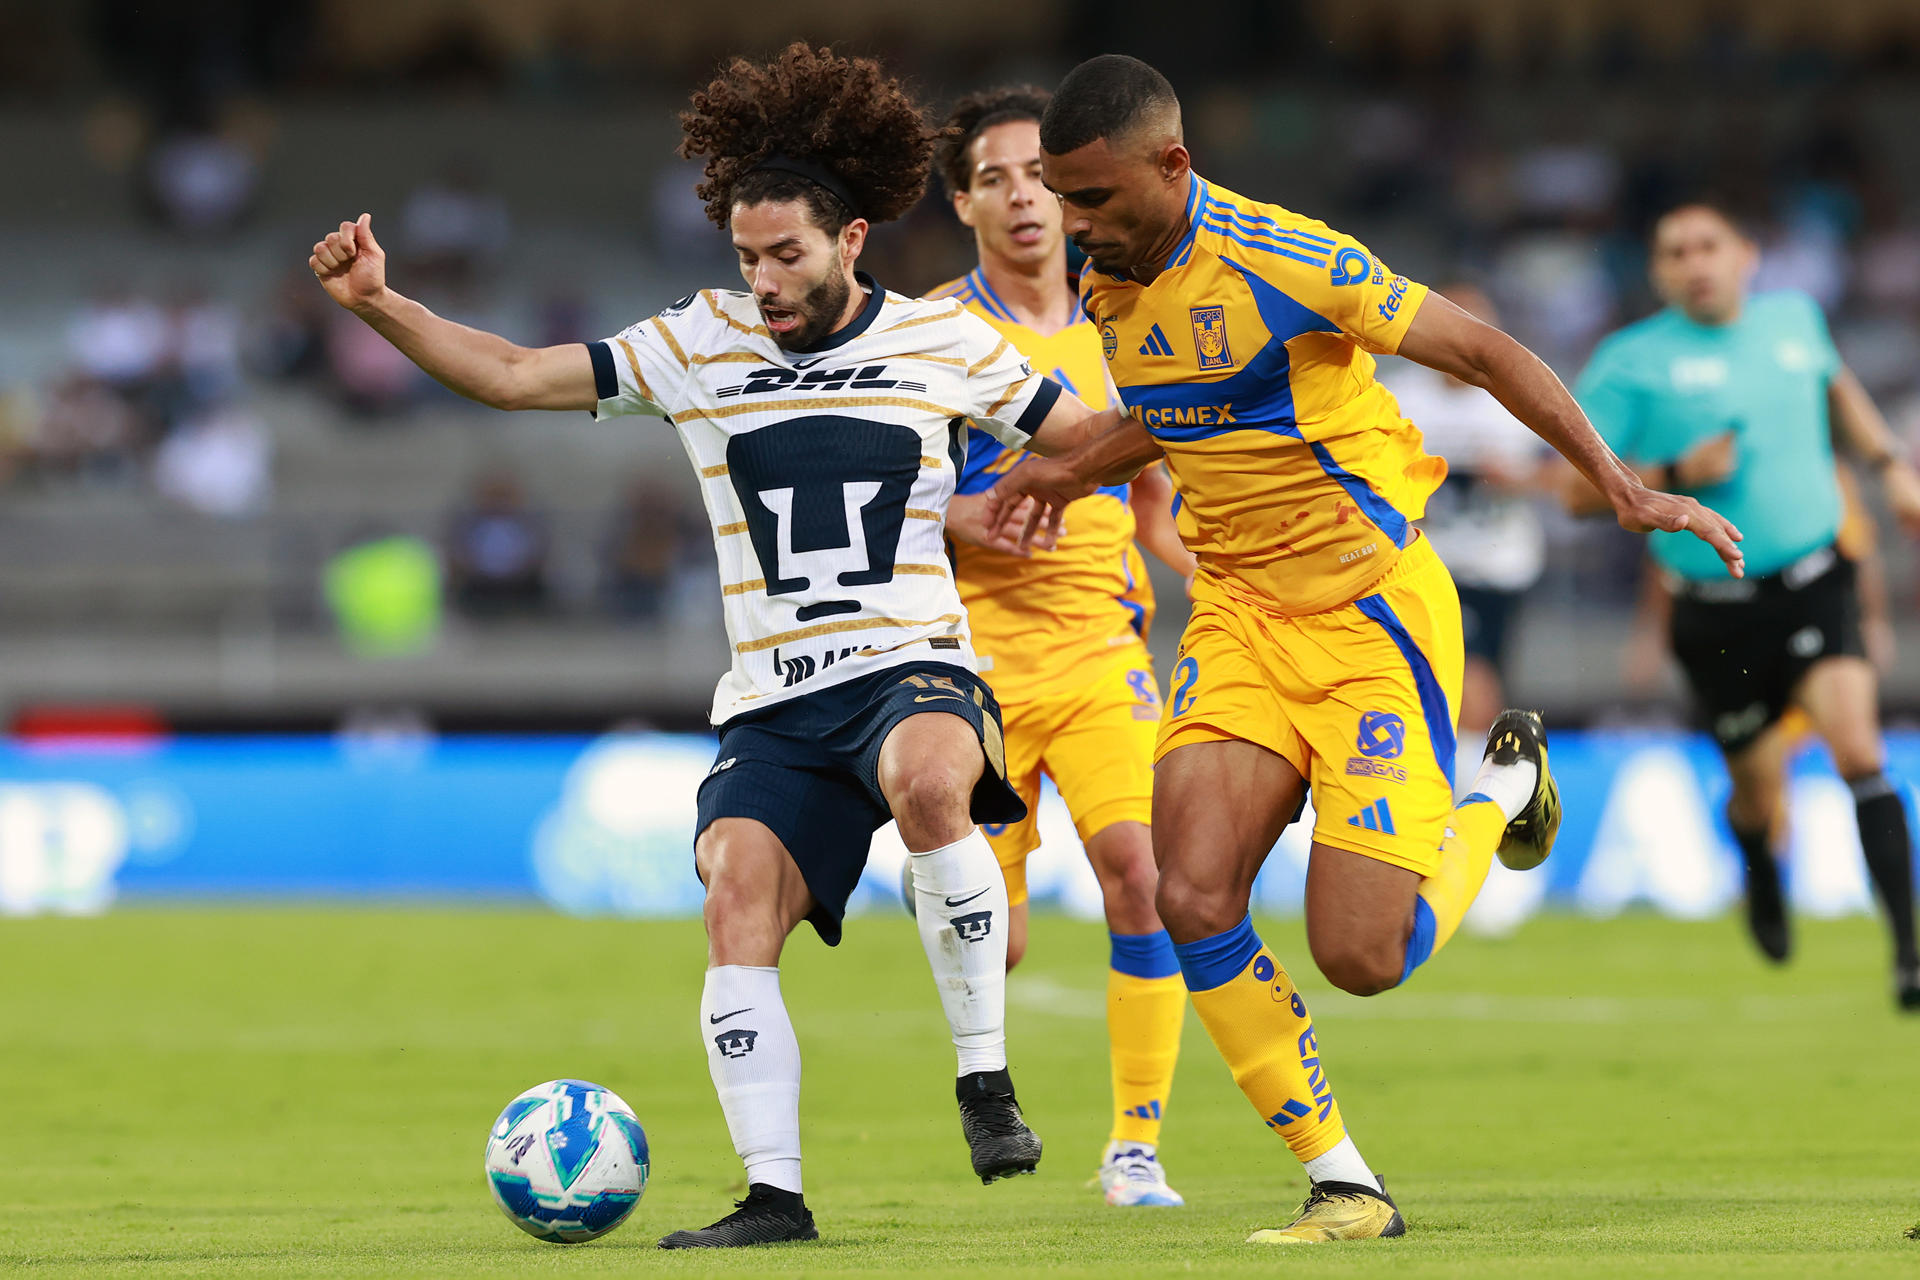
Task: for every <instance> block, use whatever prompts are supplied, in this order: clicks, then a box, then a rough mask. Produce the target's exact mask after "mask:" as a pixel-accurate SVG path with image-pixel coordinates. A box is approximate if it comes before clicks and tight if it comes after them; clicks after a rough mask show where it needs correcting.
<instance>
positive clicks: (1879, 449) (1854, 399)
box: [1827, 365, 1920, 536]
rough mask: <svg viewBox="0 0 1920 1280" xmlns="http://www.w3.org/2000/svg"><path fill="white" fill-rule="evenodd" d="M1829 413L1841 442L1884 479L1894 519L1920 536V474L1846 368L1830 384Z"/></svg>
mask: <svg viewBox="0 0 1920 1280" xmlns="http://www.w3.org/2000/svg"><path fill="white" fill-rule="evenodd" d="M1827 410H1828V413H1829V415H1830V416H1831V418H1832V419H1833V425H1834V427H1835V428H1836V434H1837V435H1839V437H1840V439H1841V441H1842V442H1843V443H1844V444H1845V445H1846V446H1847V448H1848V449H1849V450H1850V451H1851V452H1852V453H1853V455H1854V456H1855V457H1857V458H1859V459H1860V461H1861V463H1862V464H1863V465H1864V466H1865V467H1866V468H1867V470H1869V471H1872V472H1873V473H1875V474H1876V475H1878V476H1879V477H1880V482H1881V484H1882V485H1883V486H1884V487H1885V490H1886V495H1887V509H1888V510H1890V511H1892V512H1893V516H1894V519H1896V520H1898V521H1899V522H1900V527H1901V528H1903V529H1905V530H1906V531H1907V533H1908V534H1909V535H1913V536H1920V473H1916V472H1915V471H1914V469H1913V466H1912V464H1910V463H1909V462H1908V461H1907V457H1906V453H1907V451H1906V449H1905V447H1904V446H1903V445H1902V444H1901V443H1900V438H1899V437H1898V436H1896V435H1894V434H1893V429H1892V428H1891V427H1889V426H1888V425H1887V420H1886V419H1885V418H1884V417H1882V416H1881V415H1880V408H1879V406H1878V405H1876V404H1874V402H1873V397H1872V396H1870V395H1868V394H1867V389H1866V388H1865V387H1864V386H1862V385H1860V379H1859V378H1858V377H1857V376H1855V374H1854V372H1853V370H1851V369H1849V368H1847V367H1846V366H1845V365H1842V366H1841V367H1840V372H1839V373H1837V374H1835V375H1834V377H1833V380H1832V381H1830V382H1829V383H1828V384H1827Z"/></svg>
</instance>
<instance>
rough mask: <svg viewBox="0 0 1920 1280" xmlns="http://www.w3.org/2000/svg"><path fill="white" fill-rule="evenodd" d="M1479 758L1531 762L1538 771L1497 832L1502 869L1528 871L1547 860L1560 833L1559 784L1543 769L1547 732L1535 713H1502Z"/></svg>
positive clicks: (1489, 731) (1496, 720)
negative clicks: (1519, 805)
mask: <svg viewBox="0 0 1920 1280" xmlns="http://www.w3.org/2000/svg"><path fill="white" fill-rule="evenodd" d="M1481 759H1483V760H1491V761H1493V763H1495V764H1497V765H1498V764H1516V763H1518V762H1519V761H1521V760H1531V761H1533V763H1534V764H1535V765H1536V766H1537V767H1538V768H1539V774H1538V775H1537V776H1536V777H1535V778H1534V782H1533V794H1532V795H1531V796H1529V797H1528V798H1527V803H1526V807H1524V808H1523V809H1521V810H1520V812H1519V813H1517V814H1515V815H1514V818H1513V821H1511V822H1509V823H1508V824H1507V829H1506V830H1505V831H1503V832H1502V833H1501V835H1500V848H1499V849H1498V850H1497V851H1496V852H1498V853H1499V855H1500V861H1501V863H1502V864H1503V865H1505V866H1506V867H1508V868H1510V869H1512V870H1514V871H1531V870H1533V868H1535V867H1537V866H1539V865H1540V864H1541V863H1543V862H1545V861H1546V860H1547V855H1548V854H1549V853H1552V852H1553V838H1554V837H1555V836H1556V835H1558V834H1560V784H1558V783H1557V782H1555V781H1554V780H1553V771H1552V770H1551V769H1549V768H1548V767H1547V731H1546V728H1545V727H1544V726H1543V725H1542V724H1541V723H1540V714H1539V712H1537V711H1502V712H1501V713H1500V714H1499V716H1498V717H1496V718H1495V719H1494V722H1493V728H1492V729H1490V730H1488V731H1487V750H1486V754H1485V755H1483V756H1482V757H1481Z"/></svg>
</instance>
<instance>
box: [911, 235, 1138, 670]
mask: <svg viewBox="0 0 1920 1280" xmlns="http://www.w3.org/2000/svg"><path fill="white" fill-rule="evenodd" d="M927 296H928V297H929V298H955V299H957V300H958V301H960V302H961V303H963V304H964V305H965V306H966V308H967V309H968V310H969V311H971V312H973V313H974V314H975V315H977V316H979V317H980V318H981V319H983V320H985V321H986V322H987V323H988V324H990V325H992V326H993V327H994V328H995V329H997V330H999V331H1000V333H1001V334H1002V335H1003V336H1005V337H1006V339H1007V340H1008V341H1009V342H1010V343H1012V344H1013V346H1014V347H1015V349H1017V350H1018V351H1019V352H1020V354H1022V355H1024V356H1025V357H1026V358H1027V360H1028V361H1029V362H1030V363H1031V364H1032V365H1033V367H1034V370H1035V372H1038V373H1045V374H1048V375H1049V376H1051V377H1052V378H1053V379H1054V381H1056V382H1058V383H1060V384H1061V385H1062V386H1064V387H1066V388H1067V389H1068V390H1070V391H1072V392H1073V393H1074V394H1075V395H1077V396H1079V397H1080V398H1081V399H1082V400H1083V401H1085V402H1086V403H1087V404H1088V405H1089V406H1090V407H1092V408H1095V409H1103V408H1105V407H1106V406H1107V390H1106V374H1105V373H1104V372H1103V371H1102V370H1101V367H1100V363H1101V362H1100V343H1099V339H1098V337H1097V336H1096V335H1095V333H1094V328H1093V325H1092V324H1091V323H1090V322H1088V321H1087V320H1085V319H1084V318H1083V319H1081V320H1079V321H1078V322H1076V323H1074V324H1070V325H1068V326H1067V327H1066V328H1064V329H1062V330H1060V331H1059V332H1057V333H1051V334H1043V333H1040V332H1037V331H1036V330H1033V329H1030V328H1028V327H1027V326H1026V325H1023V324H1021V323H1020V322H1019V321H1018V320H1016V319H1015V318H1014V316H1013V313H1012V311H1011V310H1009V309H1008V308H1007V306H1006V304H1005V303H1003V302H1001V301H1000V300H999V298H997V297H996V296H995V295H994V292H993V286H992V285H990V284H989V283H988V282H987V279H986V276H985V275H984V274H982V273H981V271H980V270H979V269H978V268H975V269H974V270H973V271H970V272H968V273H967V274H966V275H964V276H962V277H961V278H960V279H958V280H954V281H951V282H949V283H947V284H945V285H942V286H941V287H940V288H938V289H936V290H934V291H933V292H932V293H930V294H928V295H927ZM1027 456H1028V455H1027V452H1026V450H1024V449H1009V448H1007V447H1006V446H1005V445H1003V444H1001V443H1000V442H999V441H998V440H996V439H994V438H993V437H992V436H990V435H988V434H987V433H986V432H984V431H981V430H979V429H978V428H972V427H970V428H968V431H967V463H966V466H965V468H964V469H963V470H962V471H961V473H960V481H959V488H958V492H960V493H963V494H974V493H985V492H986V491H987V490H988V489H990V488H992V487H993V483H994V481H996V480H998V479H999V478H1000V477H1001V476H1002V475H1004V474H1006V473H1007V472H1008V471H1010V470H1012V469H1013V468H1014V467H1017V466H1019V465H1020V463H1021V461H1022V460H1023V459H1025V458H1026V457H1027ZM1134 527H1135V526H1134V518H1133V511H1132V509H1131V507H1130V506H1129V504H1128V487H1127V486H1126V485H1123V484H1120V485H1112V486H1110V487H1108V488H1105V489H1102V490H1100V491H1099V492H1098V493H1096V494H1094V495H1093V496H1091V497H1088V498H1083V499H1081V500H1080V501H1079V502H1077V503H1075V504H1074V505H1073V508H1072V514H1071V516H1070V517H1069V518H1068V519H1067V521H1066V525H1065V529H1064V531H1063V533H1062V536H1061V538H1060V540H1059V542H1058V544H1057V545H1056V546H1055V547H1054V548H1053V549H1051V550H1047V551H1038V552H1036V553H1035V554H1033V555H1032V556H1026V557H1022V556H1015V555H1008V554H1006V553H1004V552H999V551H993V550H989V549H988V548H986V547H979V546H974V545H973V544H971V543H966V542H955V543H954V548H953V550H954V563H955V567H956V570H957V572H958V576H959V580H960V593H961V594H960V598H961V600H962V601H963V602H965V604H966V606H967V618H968V625H969V627H970V629H971V630H972V632H973V642H974V648H975V651H976V652H977V653H978V654H979V655H980V662H981V673H982V674H983V675H986V676H988V678H989V681H990V683H992V684H993V686H994V692H995V694H996V695H997V696H998V697H1000V698H1001V699H1002V700H1003V701H1005V700H1008V699H1011V700H1014V701H1025V700H1029V699H1032V698H1035V697H1039V696H1042V695H1044V694H1046V693H1048V692H1050V691H1053V690H1057V689H1058V688H1059V687H1061V685H1063V684H1074V683H1076V682H1082V681H1084V676H1085V673H1084V667H1080V666H1079V665H1078V664H1080V663H1084V662H1085V661H1087V660H1090V659H1098V660H1104V659H1105V657H1106V656H1107V654H1108V653H1109V651H1110V650H1112V649H1114V648H1119V647H1127V646H1132V645H1134V644H1136V643H1137V642H1138V641H1139V640H1141V639H1142V638H1143V637H1144V636H1145V635H1146V631H1147V627H1148V624H1149V623H1150V622H1151V621H1152V618H1153V587H1152V585H1151V584H1150V583H1149V582H1148V581H1147V575H1146V566H1145V564H1144V563H1143V562H1142V560H1141V558H1140V552H1139V550H1138V549H1137V548H1136V547H1135V546H1134V541H1133V540H1134ZM1042 659H1043V660H1042Z"/></svg>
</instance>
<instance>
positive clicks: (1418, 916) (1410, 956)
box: [1400, 894, 1439, 982]
mask: <svg viewBox="0 0 1920 1280" xmlns="http://www.w3.org/2000/svg"><path fill="white" fill-rule="evenodd" d="M1438 932H1439V925H1438V924H1437V923H1435V921H1434V918H1433V908H1432V907H1430V906H1428V905H1427V900H1426V899H1425V898H1422V897H1420V896H1419V895H1418V894H1416V895H1414V899H1413V936H1412V937H1410V938H1408V939H1407V963H1406V967H1404V968H1403V969H1401V970H1400V981H1402V982H1405V981H1406V980H1407V979H1408V978H1411V977H1412V976H1413V971H1414V970H1415V969H1418V968H1419V967H1420V966H1421V965H1423V964H1425V963H1426V962H1427V957H1428V956H1431V955H1432V954H1433V939H1434V936H1435V934H1437V933H1438Z"/></svg>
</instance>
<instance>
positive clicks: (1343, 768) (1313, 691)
mask: <svg viewBox="0 0 1920 1280" xmlns="http://www.w3.org/2000/svg"><path fill="white" fill-rule="evenodd" d="M1203 582H1204V580H1203ZM1462 661H1463V654H1462V642H1461V634H1460V597H1459V595H1458V594H1457V593H1456V592H1455V591H1454V587H1453V578H1452V576H1451V575H1449V574H1448V573H1447V569H1446V566H1445V565H1443V564H1442V563H1441V562H1440V557H1439V556H1437V555H1435V554H1434V552H1433V548H1432V547H1431V545H1429V544H1428V542H1427V540H1426V539H1425V538H1424V537H1423V538H1421V539H1419V540H1418V541H1416V542H1415V543H1414V544H1413V545H1412V546H1410V547H1408V548H1407V549H1406V550H1405V551H1404V552H1402V553H1401V556H1400V560H1399V562H1398V563H1397V564H1395V565H1394V566H1393V568H1391V569H1389V570H1388V571H1387V575H1386V577H1384V578H1382V579H1381V580H1380V581H1379V582H1378V583H1376V584H1375V585H1374V587H1373V590H1372V593H1371V594H1369V595H1366V596H1363V597H1361V598H1360V599H1358V600H1355V601H1354V602H1353V603H1352V604H1348V605H1342V606H1341V607H1339V608H1336V609H1328V610H1326V611H1324V612H1321V613H1312V614H1306V615H1303V616H1300V617H1293V618H1289V617H1283V616H1281V615H1279V614H1277V613H1271V612H1268V611H1267V610H1264V609H1261V608H1260V607H1258V606H1257V605H1254V604H1252V603H1250V602H1248V601H1246V600H1244V599H1243V598H1240V597H1238V596H1229V595H1228V594H1227V590H1226V588H1223V587H1221V586H1218V585H1215V584H1205V585H1203V586H1202V587H1201V588H1200V589H1199V590H1197V591H1196V598H1195V601H1194V606H1193V615H1192V617H1191V619H1190V620H1189V621H1188V623H1187V630H1186V634H1185V635H1184V636H1182V637H1181V641H1180V658H1179V661H1178V662H1177V663H1176V665H1175V666H1174V669H1173V679H1172V683H1171V686H1170V688H1169V691H1168V695H1167V696H1168V702H1167V716H1166V719H1165V720H1164V721H1163V722H1162V724H1161V727H1160V740H1159V743H1158V745H1157V747H1156V748H1155V751H1154V760H1155V762H1156V763H1157V762H1158V761H1159V760H1161V759H1162V758H1164V757H1165V756H1166V754H1167V753H1168V752H1169V751H1172V750H1174V749H1176V748H1178V747H1183V746H1186V745H1187V744H1188V743H1191V742H1224V741H1232V740H1239V741H1243V742H1251V743H1254V744H1256V745H1258V746H1262V747H1265V748H1267V749H1268V750H1270V751H1273V752H1276V753H1278V754H1279V755H1281V756H1284V757H1285V758H1286V760H1287V761H1288V763H1290V764H1292V765H1293V767H1294V768H1296V769H1298V770H1299V771H1300V774H1301V776H1302V777H1304V778H1305V779H1306V780H1307V784H1308V785H1309V786H1310V787H1311V788H1312V791H1313V807H1314V811H1315V813H1316V814H1317V815H1318V817H1317V819H1316V821H1315V823H1314V828H1313V838H1314V839H1315V840H1316V841H1318V842H1320V843H1322V844H1328V845H1332V846H1333V847H1335V848H1337V849H1348V850H1351V851H1352V852H1354V853H1361V854H1365V855H1367V856H1368V857H1372V858H1378V859H1380V860H1381V861H1383V862H1391V863H1393V864H1394V865H1395V866H1401V867H1406V868H1407V869H1408V870H1410V871H1414V872H1417V873H1418V874H1420V875H1423V876H1424V875H1428V874H1430V873H1432V871H1433V870H1434V869H1435V868H1436V867H1437V866H1438V865H1439V859H1440V843H1441V841H1442V840H1443V839H1445V836H1446V827H1447V818H1448V815H1449V814H1450V813H1451V812H1452V811H1453V765H1454V737H1453V708H1454V707H1455V706H1457V705H1459V701H1460V669H1461V664H1462Z"/></svg>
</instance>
